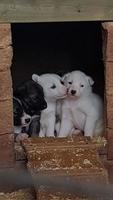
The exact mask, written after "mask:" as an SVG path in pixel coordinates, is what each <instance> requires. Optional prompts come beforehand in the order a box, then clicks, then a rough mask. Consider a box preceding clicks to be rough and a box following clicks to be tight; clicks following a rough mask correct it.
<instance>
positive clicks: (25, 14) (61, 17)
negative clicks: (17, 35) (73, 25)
mask: <svg viewBox="0 0 113 200" xmlns="http://www.w3.org/2000/svg"><path fill="white" fill-rule="evenodd" d="M86 20H89V21H90V20H113V1H112V0H108V1H106V0H96V1H95V0H92V1H90V0H84V1H83V0H70V1H69V0H62V1H58V0H34V1H32V0H15V1H13V0H10V1H9V0H1V1H0V22H44V21H45V22H46V21H47V22H48V21H86Z"/></svg>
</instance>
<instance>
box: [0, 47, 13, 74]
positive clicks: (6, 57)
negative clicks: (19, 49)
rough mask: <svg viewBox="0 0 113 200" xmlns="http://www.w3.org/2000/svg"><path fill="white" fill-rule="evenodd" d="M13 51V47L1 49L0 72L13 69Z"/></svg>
mask: <svg viewBox="0 0 113 200" xmlns="http://www.w3.org/2000/svg"><path fill="white" fill-rule="evenodd" d="M12 57H13V50H12V47H11V46H8V47H6V48H2V49H0V71H5V70H6V69H7V68H10V67H11V63H12Z"/></svg>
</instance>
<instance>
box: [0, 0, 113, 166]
mask: <svg viewBox="0 0 113 200" xmlns="http://www.w3.org/2000/svg"><path fill="white" fill-rule="evenodd" d="M111 7H112V2H111V1H108V2H107V5H106V2H105V1H101V0H99V1H96V2H95V1H94V2H92V3H91V2H90V1H89V0H88V1H86V0H85V1H84V2H82V1H79V2H78V1H52V0H51V1H44V0H43V1H38V0H35V1H33V2H32V1H31V0H29V1H28V2H27V1H15V2H12V3H10V2H9V1H5V2H4V1H1V2H0V23H1V24H0V167H12V166H13V161H14V149H13V105H12V90H13V88H12V77H11V68H10V67H11V66H12V62H13V61H14V60H15V51H16V50H15V49H16V48H15V44H14V43H15V41H14V38H13V36H14V35H15V32H16V31H18V32H19V31H21V30H20V29H19V28H21V27H22V26H23V25H22V24H21V25H19V23H20V22H21V23H23V22H24V23H25V22H26V23H31V22H36V24H38V25H36V24H32V23H31V24H30V25H29V24H26V27H27V29H28V28H29V26H30V28H31V27H33V26H34V29H35V26H38V29H39V28H42V27H41V26H43V27H44V24H46V25H45V26H47V22H48V24H49V27H52V29H55V26H56V27H57V28H60V22H62V23H63V22H65V23H63V26H64V27H65V31H66V30H67V29H66V27H68V28H70V24H73V23H75V22H76V23H80V21H81V22H82V25H77V26H79V27H80V26H82V27H83V26H84V30H85V23H86V21H87V23H86V24H87V26H88V23H90V25H91V24H92V23H94V24H95V23H96V22H97V24H99V27H100V28H101V36H102V37H101V38H100V37H99V35H98V36H97V38H100V40H101V41H100V40H99V39H98V43H99V44H100V45H101V49H102V52H103V53H102V57H101V64H100V66H103V68H102V71H101V72H102V73H100V74H99V77H100V79H103V76H104V80H105V86H104V88H103V85H104V82H103V85H102V87H101V89H102V88H103V94H104V108H105V137H106V138H107V140H108V147H107V157H108V159H113V153H112V152H113V91H112V90H113V23H112V22H108V21H111V20H113V12H112V8H111ZM94 21H95V22H94ZM106 21H107V22H106ZM39 22H40V23H39ZM51 22H52V23H51ZM58 22H59V23H58ZM14 23H18V24H14ZM18 25H19V26H20V27H19V26H18ZM72 26H73V25H72ZM75 26H76V25H75ZM87 26H86V29H87ZM94 27H97V25H95V26H94ZM94 27H92V26H89V31H90V28H94ZM16 28H17V29H16ZM46 30H47V29H46ZM50 30H51V29H50ZM55 30H56V29H55ZM71 30H73V29H71ZM96 30H97V32H98V31H99V30H100V29H99V30H98V28H97V29H96ZM43 31H45V29H43ZM82 31H83V29H81V32H82ZM93 31H94V29H93ZM93 31H92V32H93ZM97 32H96V33H97ZM41 33H42V32H41ZM41 33H40V36H41ZM82 34H84V33H83V32H82ZM82 34H81V35H82ZM86 34H87V33H86ZM78 35H79V34H78ZM18 37H19V36H18ZM20 41H21V40H20ZM76 41H77V38H76ZM13 42H14V43H13ZM96 42H97V40H96ZM93 44H94V43H93ZM83 46H84V44H83ZM86 46H87V45H86ZM96 47H98V44H97V45H96ZM99 48H100V47H99ZM64 49H65V46H64ZM97 51H98V49H97ZM95 52H96V51H95ZM38 53H39V52H38ZM95 55H96V54H95ZM89 56H90V55H89ZM66 58H67V57H66V54H65V56H64V60H65V59H66ZM79 59H80V58H79ZM61 62H63V61H61ZM39 64H40V63H39ZM43 64H44V63H43ZM48 64H50V63H48ZM58 64H59V63H58ZM60 64H61V63H60ZM74 64H75V63H74V62H73V67H74V66H75V65H74ZM15 65H16V64H15V61H14V62H13V68H12V75H14V74H15V73H16V66H15ZM67 65H68V64H67V63H63V70H64V71H65V66H67ZM41 67H42V66H41ZM51 67H52V64H51ZM97 68H98V67H97ZM18 69H19V68H18ZM18 69H17V74H16V75H15V76H14V77H13V79H14V80H13V81H14V82H16V78H15V77H16V76H18V78H17V82H18V81H19V78H20V74H18ZM34 70H35V68H34ZM50 70H51V69H50ZM56 70H57V69H56ZM59 70H60V73H61V72H62V71H63V70H62V69H59ZM66 70H68V68H67V67H66ZM97 70H98V69H97ZM42 71H43V70H42ZM40 72H41V71H40ZM30 73H31V72H30ZM30 73H29V74H30ZM23 75H24V74H23ZM95 76H96V74H95ZM97 87H98V86H97Z"/></svg>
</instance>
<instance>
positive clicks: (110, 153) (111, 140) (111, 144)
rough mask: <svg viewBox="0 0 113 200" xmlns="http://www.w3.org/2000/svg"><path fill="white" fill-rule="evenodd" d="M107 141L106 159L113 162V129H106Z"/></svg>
mask: <svg viewBox="0 0 113 200" xmlns="http://www.w3.org/2000/svg"><path fill="white" fill-rule="evenodd" d="M106 132H107V140H108V145H107V158H108V160H113V129H111V128H107V129H106Z"/></svg>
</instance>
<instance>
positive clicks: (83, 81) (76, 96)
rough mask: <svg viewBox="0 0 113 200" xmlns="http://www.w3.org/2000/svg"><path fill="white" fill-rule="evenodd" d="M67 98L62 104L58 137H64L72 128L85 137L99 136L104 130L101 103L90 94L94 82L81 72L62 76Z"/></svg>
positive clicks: (98, 98) (94, 95)
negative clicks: (81, 132) (82, 133)
mask: <svg viewBox="0 0 113 200" xmlns="http://www.w3.org/2000/svg"><path fill="white" fill-rule="evenodd" d="M63 81H64V84H65V86H66V87H67V88H68V96H67V98H66V99H65V100H63V103H62V116H61V126H60V131H59V137H66V136H68V135H69V134H70V132H71V131H72V130H73V128H77V129H79V130H81V131H83V132H84V135H85V136H90V137H93V136H99V135H101V134H102V132H103V129H104V125H103V124H104V122H103V103H102V100H101V99H100V97H99V96H98V95H96V94H95V93H93V92H92V85H93V84H94V81H93V80H92V78H91V77H89V76H87V75H86V74H84V73H83V72H81V71H73V72H71V73H68V74H66V75H64V77H63Z"/></svg>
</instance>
